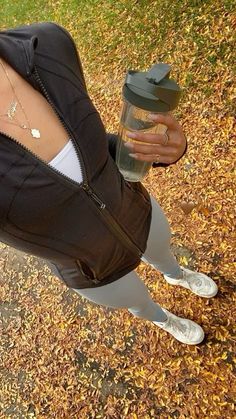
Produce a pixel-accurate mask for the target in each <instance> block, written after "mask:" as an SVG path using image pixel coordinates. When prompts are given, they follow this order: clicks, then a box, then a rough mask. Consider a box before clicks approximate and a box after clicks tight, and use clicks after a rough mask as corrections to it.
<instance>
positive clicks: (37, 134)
mask: <svg viewBox="0 0 236 419" xmlns="http://www.w3.org/2000/svg"><path fill="white" fill-rule="evenodd" d="M30 132H31V135H32V137H33V138H40V137H41V134H40V131H39V130H38V129H36V128H32V129H31V130H30Z"/></svg>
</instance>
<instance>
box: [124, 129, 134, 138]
mask: <svg viewBox="0 0 236 419" xmlns="http://www.w3.org/2000/svg"><path fill="white" fill-rule="evenodd" d="M126 135H127V137H129V138H136V134H135V133H134V132H129V131H128V132H127V133H126Z"/></svg>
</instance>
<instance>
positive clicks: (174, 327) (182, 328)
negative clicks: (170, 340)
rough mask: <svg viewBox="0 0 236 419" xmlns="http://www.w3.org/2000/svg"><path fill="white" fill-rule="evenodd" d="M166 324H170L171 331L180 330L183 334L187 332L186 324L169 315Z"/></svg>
mask: <svg viewBox="0 0 236 419" xmlns="http://www.w3.org/2000/svg"><path fill="white" fill-rule="evenodd" d="M168 326H170V328H171V329H172V330H173V331H176V330H177V331H180V332H181V333H182V334H183V335H185V334H186V332H187V326H186V325H185V324H182V323H181V322H180V321H178V320H176V319H173V318H171V317H169V321H168Z"/></svg>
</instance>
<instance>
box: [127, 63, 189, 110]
mask: <svg viewBox="0 0 236 419" xmlns="http://www.w3.org/2000/svg"><path fill="white" fill-rule="evenodd" d="M170 71H171V66H170V65H169V64H164V63H158V64H155V65H154V66H153V67H151V69H150V70H149V71H147V72H140V71H134V70H129V71H128V73H127V75H126V79H125V83H124V86H123V95H124V98H125V99H126V100H127V101H128V102H130V103H131V104H132V105H135V106H137V107H138V108H141V109H145V110H148V111H152V112H168V111H172V110H173V109H175V108H176V107H177V105H178V103H179V100H180V96H181V89H180V87H179V85H178V84H177V83H176V82H175V81H174V80H171V79H170V78H169V75H170Z"/></svg>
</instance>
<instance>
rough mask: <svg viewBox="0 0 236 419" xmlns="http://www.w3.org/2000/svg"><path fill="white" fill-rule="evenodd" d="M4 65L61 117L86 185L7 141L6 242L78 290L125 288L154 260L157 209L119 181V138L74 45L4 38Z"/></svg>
mask: <svg viewBox="0 0 236 419" xmlns="http://www.w3.org/2000/svg"><path fill="white" fill-rule="evenodd" d="M0 57H2V58H4V59H5V60H6V61H7V62H8V63H9V64H10V65H11V66H12V67H13V68H14V69H15V70H16V71H17V72H18V73H19V74H20V75H21V76H22V77H23V78H24V79H25V80H27V82H28V83H30V84H31V85H32V86H33V87H34V88H35V89H37V90H39V91H40V92H41V93H42V94H43V95H44V96H45V98H46V99H47V100H48V102H49V103H50V105H51V106H52V107H53V109H54V111H55V112H56V114H57V115H58V118H59V120H60V121H61V123H62V124H63V125H64V127H65V128H66V130H67V132H68V138H71V139H72V141H73V143H74V146H75V148H76V152H77V155H78V158H79V160H80V163H81V166H82V174H83V182H82V183H81V184H79V183H78V182H75V181H73V180H72V179H70V178H69V177H67V176H65V175H64V174H62V173H60V172H59V171H57V170H56V169H55V168H52V167H51V166H50V165H49V164H48V163H47V162H45V161H43V160H42V159H40V158H38V157H37V156H36V155H34V154H33V153H32V152H31V151H30V150H28V149H27V148H25V147H24V146H23V145H21V144H20V143H17V140H16V139H13V138H9V137H7V136H6V135H4V134H3V133H0V240H1V241H2V242H4V243H6V244H8V245H10V246H13V247H15V248H17V249H20V250H22V251H25V252H27V253H30V254H33V255H36V256H39V257H41V258H43V259H45V261H46V262H48V264H49V265H50V266H51V267H52V268H53V270H54V272H55V273H56V274H57V276H59V277H60V278H61V279H62V280H63V281H64V282H65V283H66V284H67V285H68V286H69V287H73V288H89V287H97V286H100V285H105V284H107V283H110V282H112V281H115V280H117V279H118V278H120V277H122V276H123V275H125V274H127V273H128V272H130V271H131V270H133V269H134V268H135V267H137V266H138V264H139V262H140V257H141V255H142V254H143V253H144V251H145V248H146V242H147V237H148V233H149V228H150V220H151V205H150V199H149V195H148V193H147V191H146V190H145V188H144V187H143V186H142V185H141V184H140V183H129V182H127V181H125V180H124V178H123V176H122V175H121V174H120V172H119V171H118V168H117V166H116V164H115V162H114V153H115V139H116V137H115V136H112V135H107V134H106V132H105V129H104V126H103V124H102V122H101V120H100V117H99V114H98V112H97V111H96V109H95V108H94V106H93V104H92V102H91V100H90V98H89V96H88V94H87V90H86V86H85V81H84V77H83V72H82V67H81V63H80V60H79V57H78V54H77V51H76V47H75V44H74V42H73V40H72V38H71V36H70V35H69V34H68V32H67V31H66V30H65V29H63V28H61V27H60V26H58V25H56V24H54V23H40V24H33V25H29V26H22V27H19V28H16V29H12V30H8V31H3V32H0ZM45 123H46V121H45Z"/></svg>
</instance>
